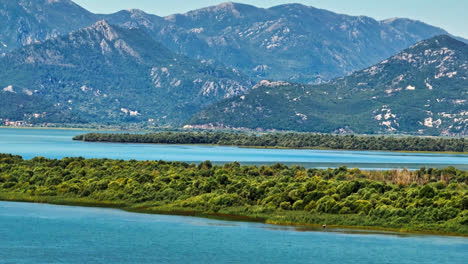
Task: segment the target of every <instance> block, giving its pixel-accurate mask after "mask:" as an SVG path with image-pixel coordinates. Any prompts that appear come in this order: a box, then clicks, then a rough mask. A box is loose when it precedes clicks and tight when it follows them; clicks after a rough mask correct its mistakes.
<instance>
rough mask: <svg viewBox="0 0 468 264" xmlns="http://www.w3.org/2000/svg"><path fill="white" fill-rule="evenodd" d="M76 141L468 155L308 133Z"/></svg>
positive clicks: (449, 147) (450, 147) (418, 144)
mask: <svg viewBox="0 0 468 264" xmlns="http://www.w3.org/2000/svg"><path fill="white" fill-rule="evenodd" d="M73 139H74V140H83V141H90V142H119V143H152V144H211V145H224V146H249V147H253V146H255V147H282V148H327V149H346V150H385V151H450V152H468V141H466V140H465V139H464V138H427V137H383V136H380V137H370V136H354V135H351V136H336V135H322V134H306V133H269V134H261V135H255V134H244V133H226V132H216V133H210V132H160V133H148V134H128V133H127V134H104V133H90V134H85V135H78V136H76V137H74V138H73Z"/></svg>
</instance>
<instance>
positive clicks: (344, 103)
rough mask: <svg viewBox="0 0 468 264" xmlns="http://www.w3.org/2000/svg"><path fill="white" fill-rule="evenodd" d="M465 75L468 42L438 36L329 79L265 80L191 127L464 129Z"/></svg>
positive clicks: (467, 130) (467, 121)
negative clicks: (323, 81) (309, 82)
mask: <svg viewBox="0 0 468 264" xmlns="http://www.w3.org/2000/svg"><path fill="white" fill-rule="evenodd" d="M467 78H468V45H467V44H465V43H463V42H460V41H457V40H455V39H453V38H451V37H449V36H446V35H442V36H438V37H434V38H432V39H429V40H426V41H422V42H419V43H418V44H416V45H414V46H412V47H410V48H409V49H406V50H404V51H403V52H400V53H398V54H397V55H395V56H393V57H390V58H389V59H387V60H384V61H382V62H381V63H379V64H377V65H375V66H372V67H370V68H367V69H364V70H362V71H358V72H355V73H353V74H351V75H350V76H348V77H344V78H339V79H336V80H334V81H332V82H330V83H328V84H323V85H318V86H307V85H299V84H287V83H281V82H276V83H275V82H268V81H264V82H262V83H261V85H258V86H257V87H255V88H254V89H253V90H252V91H250V92H249V93H247V94H245V95H242V96H237V97H235V98H231V99H229V100H224V101H222V102H220V103H218V104H215V105H213V106H211V107H208V108H207V109H205V110H203V111H202V112H201V113H199V114H198V115H196V116H195V117H193V118H192V119H191V121H190V122H189V126H194V127H204V128H210V127H219V128H238V127H244V128H250V129H273V130H274V129H277V130H297V131H312V132H326V133H328V132H335V133H353V132H354V133H411V134H429V135H440V134H442V135H467V134H468V111H467V110H468V105H467V100H468V79H467Z"/></svg>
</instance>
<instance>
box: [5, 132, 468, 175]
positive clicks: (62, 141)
mask: <svg viewBox="0 0 468 264" xmlns="http://www.w3.org/2000/svg"><path fill="white" fill-rule="evenodd" d="M88 132H92V131H82V130H55V129H9V128H3V129H0V152H1V153H11V154H16V155H21V156H23V157H24V158H25V159H31V158H33V157H36V156H43V157H46V158H56V159H61V158H64V157H79V156H81V157H85V158H110V159H124V160H129V159H136V160H167V161H184V162H189V163H192V162H195V163H199V162H202V161H205V160H211V161H212V162H214V163H218V164H220V163H226V162H233V161H239V162H241V163H243V164H256V165H260V164H272V163H277V162H281V163H285V164H288V165H292V164H297V165H302V166H305V167H308V168H311V167H316V168H328V167H339V166H343V165H345V166H348V167H350V168H354V167H359V168H361V169H392V168H396V169H402V168H405V167H406V168H408V169H419V168H420V167H422V166H425V167H434V168H444V167H448V166H450V165H452V166H455V167H457V168H459V169H464V170H467V169H468V155H463V154H437V153H436V154H433V153H430V154H427V153H399V152H380V151H338V150H305V149H300V150H298V149H249V148H238V147H220V146H200V145H150V144H121V143H92V142H81V141H73V140H72V138H73V137H74V136H76V135H79V134H83V133H88Z"/></svg>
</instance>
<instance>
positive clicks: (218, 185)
mask: <svg viewBox="0 0 468 264" xmlns="http://www.w3.org/2000/svg"><path fill="white" fill-rule="evenodd" d="M467 183H468V171H462V170H457V169H455V168H453V167H449V168H446V169H441V170H439V169H425V168H422V169H420V170H418V171H406V170H403V171H396V170H392V171H361V170H359V169H347V168H345V167H341V168H337V169H326V170H321V169H305V168H303V167H300V166H292V167H288V166H285V165H282V164H276V165H272V166H260V167H257V166H241V165H240V164H239V163H230V164H225V165H220V166H218V165H213V164H211V162H209V161H206V162H203V163H201V164H198V165H195V164H187V163H183V162H164V161H135V160H130V161H123V160H110V159H83V158H64V159H61V160H55V159H45V158H34V159H31V160H24V159H22V158H21V157H20V156H12V155H8V154H0V200H8V201H29V202H42V203H51V204H69V205H90V206H102V207H117V208H121V209H125V210H129V211H135V212H145V213H164V214H170V213H174V214H189V215H199V216H222V217H231V218H237V219H242V220H257V221H262V222H266V223H272V224H289V225H322V224H327V225H328V226H351V227H359V228H362V227H366V228H371V229H389V230H400V231H416V232H429V233H439V234H456V235H463V236H466V235H468V185H467Z"/></svg>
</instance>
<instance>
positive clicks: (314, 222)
mask: <svg viewBox="0 0 468 264" xmlns="http://www.w3.org/2000/svg"><path fill="white" fill-rule="evenodd" d="M0 200H1V201H9V202H27V203H41V204H53V205H66V206H82V207H98V208H111V209H120V210H124V211H127V212H133V213H143V214H160V215H178V216H194V217H203V218H209V219H215V220H225V221H239V222H256V223H265V224H271V225H279V226H294V227H296V228H297V229H298V230H303V231H307V230H313V231H318V230H321V231H323V230H324V229H323V225H324V224H325V225H326V226H327V227H326V230H330V229H332V230H333V229H349V230H356V232H359V231H360V230H361V231H362V230H368V231H374V232H392V233H408V234H426V235H443V236H461V237H468V229H467V230H464V229H461V230H452V231H449V230H447V231H440V230H436V229H435V230H430V229H428V228H427V226H422V225H421V226H412V227H409V228H408V227H382V224H380V225H379V223H373V224H369V222H370V219H368V218H367V217H365V216H362V215H346V216H338V217H337V216H336V215H331V214H316V215H312V214H304V213H302V212H287V211H283V210H282V211H277V212H264V211H263V210H261V209H260V208H257V209H254V211H253V212H251V211H245V208H231V209H228V210H221V211H218V212H210V211H201V210H187V209H186V208H180V207H170V206H153V205H150V204H148V203H145V204H134V205H127V204H124V203H117V202H113V201H90V200H88V199H76V198H72V199H71V198H58V197H54V196H43V197H37V196H30V195H24V194H21V193H0ZM255 210H256V211H255Z"/></svg>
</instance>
